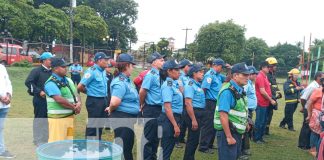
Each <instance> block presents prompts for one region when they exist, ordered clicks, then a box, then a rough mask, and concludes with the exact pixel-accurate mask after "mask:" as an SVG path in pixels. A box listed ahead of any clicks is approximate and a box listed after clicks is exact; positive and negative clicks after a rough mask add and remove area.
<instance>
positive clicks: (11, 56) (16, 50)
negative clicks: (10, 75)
mask: <svg viewBox="0 0 324 160" xmlns="http://www.w3.org/2000/svg"><path fill="white" fill-rule="evenodd" d="M7 51H8V57H7ZM0 54H1V55H2V59H0V62H1V63H2V64H6V65H11V64H13V63H15V62H20V61H23V60H27V61H28V62H30V63H32V62H33V60H32V56H30V55H28V56H27V55H26V54H25V52H23V48H22V46H20V45H16V44H8V49H7V44H6V43H0Z"/></svg>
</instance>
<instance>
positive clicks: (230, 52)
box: [196, 20, 245, 63]
mask: <svg viewBox="0 0 324 160" xmlns="http://www.w3.org/2000/svg"><path fill="white" fill-rule="evenodd" d="M244 33H245V27H243V26H240V25H237V24H235V23H234V22H233V20H228V21H226V22H221V23H220V22H218V21H216V22H214V23H209V24H207V25H204V26H202V27H201V28H200V30H199V32H198V35H197V37H196V41H197V45H198V51H199V52H200V54H201V56H202V57H204V58H207V57H210V56H214V57H219V58H223V59H224V60H225V61H226V62H229V63H234V62H237V61H239V60H240V59H241V57H242V53H243V47H244V44H245V37H244Z"/></svg>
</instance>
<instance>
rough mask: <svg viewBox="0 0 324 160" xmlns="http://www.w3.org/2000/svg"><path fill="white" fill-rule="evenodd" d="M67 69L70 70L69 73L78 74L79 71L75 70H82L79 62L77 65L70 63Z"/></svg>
mask: <svg viewBox="0 0 324 160" xmlns="http://www.w3.org/2000/svg"><path fill="white" fill-rule="evenodd" d="M69 70H70V71H71V73H72V74H73V75H79V74H80V73H79V72H77V71H80V72H82V71H83V69H82V66H81V65H80V64H78V65H74V64H73V65H71V66H70V67H69Z"/></svg>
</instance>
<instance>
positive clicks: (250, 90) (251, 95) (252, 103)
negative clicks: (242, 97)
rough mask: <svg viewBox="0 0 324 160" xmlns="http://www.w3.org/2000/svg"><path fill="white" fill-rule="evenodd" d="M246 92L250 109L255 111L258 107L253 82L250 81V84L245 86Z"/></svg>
mask: <svg viewBox="0 0 324 160" xmlns="http://www.w3.org/2000/svg"><path fill="white" fill-rule="evenodd" d="M244 91H245V92H246V97H247V102H248V103H247V106H248V108H249V109H252V110H255V109H256V107H257V97H256V93H255V86H254V84H253V83H252V81H251V80H248V84H247V85H245V86H244Z"/></svg>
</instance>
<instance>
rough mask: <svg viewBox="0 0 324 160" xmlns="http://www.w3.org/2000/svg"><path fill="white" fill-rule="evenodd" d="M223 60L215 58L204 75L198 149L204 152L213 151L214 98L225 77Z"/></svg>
mask: <svg viewBox="0 0 324 160" xmlns="http://www.w3.org/2000/svg"><path fill="white" fill-rule="evenodd" d="M225 66H226V64H225V62H224V61H223V60H222V59H220V58H217V59H215V60H213V63H212V67H211V68H210V69H209V71H208V72H207V73H206V74H205V75H204V79H203V82H202V88H203V89H204V91H205V94H206V111H207V114H206V117H207V118H206V119H205V121H204V122H203V126H202V128H201V131H202V132H201V138H200V148H199V151H201V152H204V153H211V154H212V153H213V151H212V150H211V149H212V148H213V143H214V140H215V135H216V130H215V129H214V126H213V119H214V112H215V108H216V100H217V96H218V92H219V91H220V89H221V87H222V84H223V82H225V80H226V77H225V76H224V75H222V74H221V71H222V68H223V67H225Z"/></svg>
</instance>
